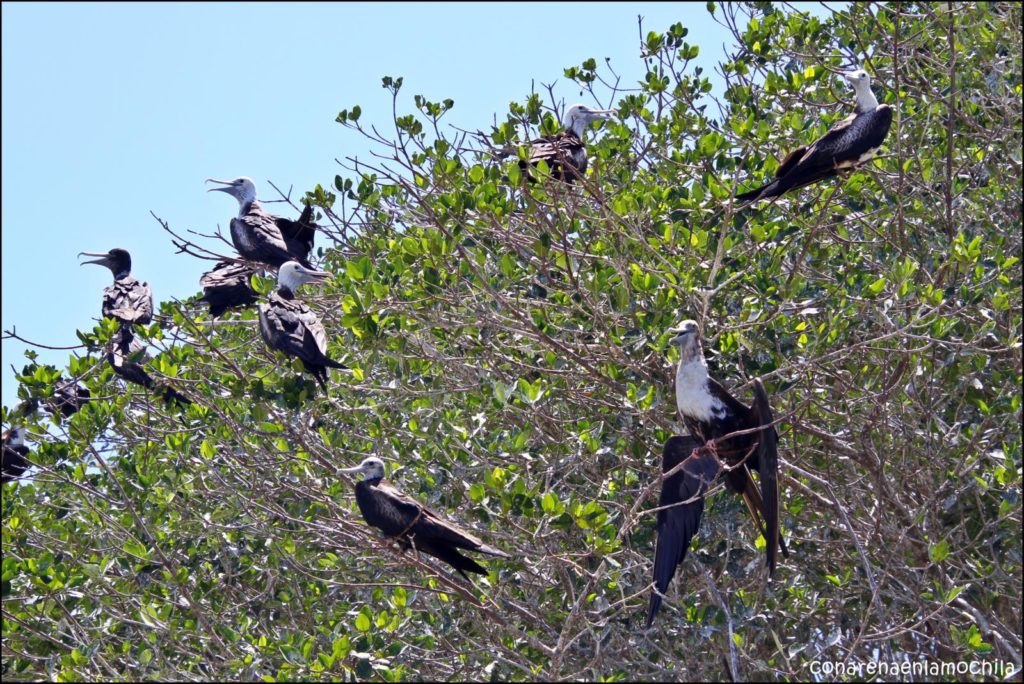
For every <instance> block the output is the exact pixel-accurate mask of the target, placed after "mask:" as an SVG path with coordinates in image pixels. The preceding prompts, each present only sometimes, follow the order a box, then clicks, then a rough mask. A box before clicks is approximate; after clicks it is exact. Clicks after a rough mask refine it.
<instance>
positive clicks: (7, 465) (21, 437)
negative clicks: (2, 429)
mask: <svg viewBox="0 0 1024 684" xmlns="http://www.w3.org/2000/svg"><path fill="white" fill-rule="evenodd" d="M3 442H4V458H3V463H2V464H0V466H2V467H0V472H2V479H3V483H4V484H7V483H8V482H10V481H11V480H14V479H16V478H19V477H21V474H22V473H24V472H25V471H26V470H28V466H29V462H28V459H27V458H25V457H26V456H28V447H27V446H25V428H23V427H16V428H11V429H10V430H8V431H7V432H6V433H4V438H3Z"/></svg>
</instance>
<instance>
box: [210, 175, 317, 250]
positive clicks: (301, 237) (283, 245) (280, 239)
mask: <svg viewBox="0 0 1024 684" xmlns="http://www.w3.org/2000/svg"><path fill="white" fill-rule="evenodd" d="M206 182H207V183H220V184H221V185H223V186H225V187H223V188H210V189H209V190H208V191H207V192H212V191H214V190H220V191H221V192H226V193H227V194H229V195H231V196H232V197H234V198H235V199H236V200H238V216H237V217H236V218H233V219H231V242H232V243H234V245H235V249H236V250H238V253H239V254H240V255H242V257H243V258H245V259H249V260H250V261H259V262H262V263H265V264H270V265H271V266H274V267H275V268H276V267H278V266H280V265H281V264H283V263H284V262H286V261H298V262H299V263H301V264H302V265H303V266H305V267H306V268H309V267H310V264H309V261H308V259H309V253H310V251H311V250H312V249H313V238H314V236H315V234H316V224H314V223H313V207H312V206H311V205H307V206H306V207H305V209H303V210H302V215H301V216H299V220H298V221H292V220H290V219H286V218H282V217H280V216H274V215H272V214H268V213H267V212H266V211H264V210H263V208H262V207H261V206H260V203H259V202H258V201H257V200H256V185H255V184H254V183H253V182H252V180H251V179H249V178H246V177H245V176H242V177H240V178H236V179H234V180H230V181H225V180H217V179H215V178H207V179H206Z"/></svg>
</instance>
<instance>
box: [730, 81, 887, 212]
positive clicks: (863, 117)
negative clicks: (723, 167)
mask: <svg viewBox="0 0 1024 684" xmlns="http://www.w3.org/2000/svg"><path fill="white" fill-rule="evenodd" d="M843 78H845V79H846V80H847V81H849V83H850V85H851V86H853V90H854V92H855V93H856V95H857V105H856V107H855V109H854V110H853V114H851V115H850V116H848V117H847V118H845V119H843V120H842V121H840V122H838V123H837V124H835V125H834V126H832V128H831V129H829V131H828V132H827V133H825V135H823V136H821V137H820V138H818V140H816V141H815V142H814V143H812V144H811V145H810V146H805V147H799V148H797V149H795V150H793V151H792V152H790V153H789V154H788V155H786V158H785V159H783V160H782V164H781V165H779V168H778V169H776V171H775V180H773V181H772V182H771V183H768V184H767V185H764V186H762V187H760V188H758V189H756V190H751V191H749V192H744V193H741V194H739V195H736V199H737V200H738V201H740V202H755V201H757V200H760V199H767V198H770V197H778V196H779V195H781V194H783V193H784V192H787V191H789V190H793V189H796V188H802V187H804V186H805V185H810V184H811V183H815V182H817V181H820V180H822V179H825V178H831V177H832V176H834V175H836V174H837V173H838V172H839V171H844V170H848V169H849V170H852V169H855V168H856V167H858V166H860V165H861V164H863V163H864V162H866V161H868V160H869V159H871V158H872V157H873V156H875V153H876V152H878V149H879V148H880V147H881V146H882V142H883V141H884V140H885V136H886V135H887V134H888V133H889V126H890V124H892V111H893V109H892V107H891V106H889V105H885V104H883V105H880V104H878V100H877V99H876V98H875V95H874V93H872V92H871V77H870V76H868V74H867V72H866V71H864V70H863V69H858V70H856V71H851V72H848V73H845V74H843Z"/></svg>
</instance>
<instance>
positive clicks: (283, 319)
mask: <svg viewBox="0 0 1024 684" xmlns="http://www.w3.org/2000/svg"><path fill="white" fill-rule="evenodd" d="M259 315H260V332H261V333H262V334H263V339H264V341H265V342H266V343H267V344H268V345H270V346H271V347H273V348H275V349H279V350H281V351H283V352H284V353H286V354H290V355H292V356H295V357H298V358H299V359H302V360H303V361H304V362H306V363H307V364H312V365H314V366H330V367H332V368H344V367H345V366H344V365H343V364H340V363H338V362H337V361H334V360H332V359H330V358H328V356H327V333H326V332H324V326H323V324H322V323H321V322H320V319H319V318H317V316H316V314H315V313H313V311H312V310H310V308H309V307H308V306H306V305H305V304H304V303H303V302H300V301H297V300H286V299H282V298H281V297H280V296H278V295H276V294H274V295H271V298H270V302H269V303H267V304H261V305H260V306H259Z"/></svg>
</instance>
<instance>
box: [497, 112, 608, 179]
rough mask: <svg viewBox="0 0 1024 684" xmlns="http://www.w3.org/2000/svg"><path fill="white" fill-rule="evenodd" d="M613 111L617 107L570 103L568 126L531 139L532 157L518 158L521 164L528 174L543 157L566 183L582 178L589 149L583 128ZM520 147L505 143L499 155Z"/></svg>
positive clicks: (552, 173)
mask: <svg viewBox="0 0 1024 684" xmlns="http://www.w3.org/2000/svg"><path fill="white" fill-rule="evenodd" d="M614 114H615V110H614V109H591V108H590V107H587V106H586V105H582V104H576V105H573V106H572V107H569V109H568V111H566V113H565V122H564V124H565V130H564V131H562V132H560V133H556V134H554V135H548V136H544V137H543V138H537V139H536V140H532V141H530V147H529V157H528V158H527V159H526V160H521V161H520V162H519V168H521V169H522V170H523V171H524V172H526V173H527V174H528V173H529V167H530V166H536V165H537V162H540V161H544V162H547V165H548V167H549V169H550V170H551V176H552V178H555V179H557V180H562V181H565V182H567V183H572V182H574V181H575V180H576V179H577V178H582V177H583V174H584V173H585V172H586V170H587V150H586V147H585V146H584V144H583V132H584V131H585V130H586V129H587V126H589V125H590V123H591V122H592V121H597V120H599V119H610V118H611V117H612V116H613V115H614ZM518 150H519V148H518V147H506V148H505V149H503V150H501V152H499V154H498V156H499V158H504V157H508V156H510V155H513V154H516V153H517V152H518ZM531 180H532V178H531Z"/></svg>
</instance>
